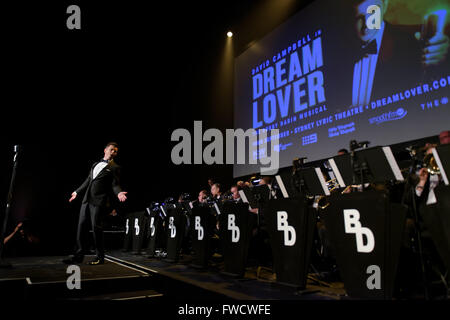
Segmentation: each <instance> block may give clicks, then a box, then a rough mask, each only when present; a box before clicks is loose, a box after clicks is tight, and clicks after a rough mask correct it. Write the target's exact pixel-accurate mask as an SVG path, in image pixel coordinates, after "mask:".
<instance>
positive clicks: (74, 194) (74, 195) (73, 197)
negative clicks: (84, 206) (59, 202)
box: [69, 192, 77, 202]
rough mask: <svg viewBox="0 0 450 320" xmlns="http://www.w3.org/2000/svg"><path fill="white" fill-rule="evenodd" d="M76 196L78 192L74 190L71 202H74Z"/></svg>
mask: <svg viewBox="0 0 450 320" xmlns="http://www.w3.org/2000/svg"><path fill="white" fill-rule="evenodd" d="M76 197H77V193H76V192H72V196H71V197H70V199H69V202H72V201H73V200H74V199H75V198H76Z"/></svg>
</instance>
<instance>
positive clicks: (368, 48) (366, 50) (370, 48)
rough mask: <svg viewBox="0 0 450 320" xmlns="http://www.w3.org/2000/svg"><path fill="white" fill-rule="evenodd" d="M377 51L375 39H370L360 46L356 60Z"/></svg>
mask: <svg viewBox="0 0 450 320" xmlns="http://www.w3.org/2000/svg"><path fill="white" fill-rule="evenodd" d="M377 52H378V47H377V41H376V40H372V41H370V42H369V43H368V44H366V45H365V46H362V47H361V50H360V51H359V56H358V60H360V59H362V58H364V57H366V56H367V55H369V54H376V53H377Z"/></svg>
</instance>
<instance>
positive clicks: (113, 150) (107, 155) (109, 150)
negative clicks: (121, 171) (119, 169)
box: [104, 145, 119, 160]
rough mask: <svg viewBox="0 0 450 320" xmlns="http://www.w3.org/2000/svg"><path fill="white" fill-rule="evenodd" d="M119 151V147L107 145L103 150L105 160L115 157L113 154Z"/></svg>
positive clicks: (115, 154)
mask: <svg viewBox="0 0 450 320" xmlns="http://www.w3.org/2000/svg"><path fill="white" fill-rule="evenodd" d="M118 151H119V149H118V148H117V147H115V146H113V145H110V146H107V147H106V148H105V150H104V152H105V157H104V159H105V160H112V159H114V158H115V156H117V152H118Z"/></svg>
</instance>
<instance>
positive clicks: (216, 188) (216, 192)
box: [211, 183, 222, 198]
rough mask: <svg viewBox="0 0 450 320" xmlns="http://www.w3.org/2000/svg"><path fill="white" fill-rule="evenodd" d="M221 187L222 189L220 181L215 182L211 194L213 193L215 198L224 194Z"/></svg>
mask: <svg viewBox="0 0 450 320" xmlns="http://www.w3.org/2000/svg"><path fill="white" fill-rule="evenodd" d="M220 189H221V185H220V183H214V184H213V185H212V186H211V195H212V196H213V197H214V198H215V197H217V196H220V195H221V194H222V191H221V190H220Z"/></svg>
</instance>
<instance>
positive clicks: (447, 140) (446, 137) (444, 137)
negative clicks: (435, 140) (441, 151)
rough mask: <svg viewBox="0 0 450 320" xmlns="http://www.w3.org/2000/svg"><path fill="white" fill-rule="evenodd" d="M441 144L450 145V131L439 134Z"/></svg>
mask: <svg viewBox="0 0 450 320" xmlns="http://www.w3.org/2000/svg"><path fill="white" fill-rule="evenodd" d="M439 142H440V143H441V144H450V131H442V132H441V133H440V134H439Z"/></svg>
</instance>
